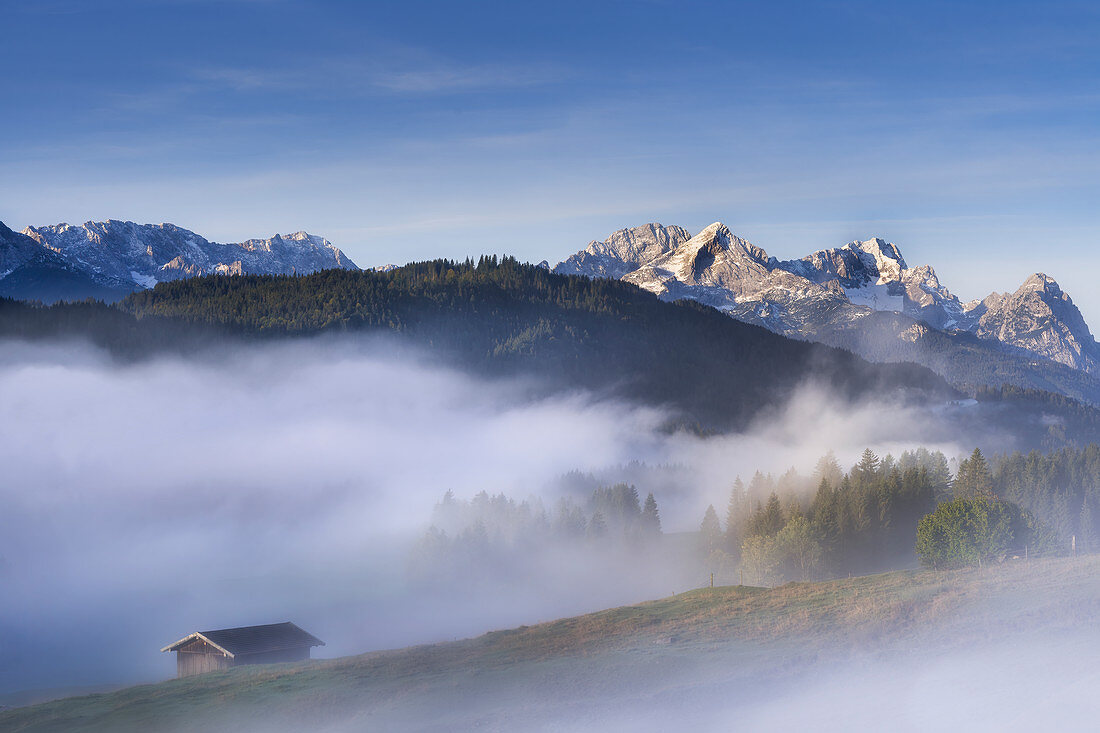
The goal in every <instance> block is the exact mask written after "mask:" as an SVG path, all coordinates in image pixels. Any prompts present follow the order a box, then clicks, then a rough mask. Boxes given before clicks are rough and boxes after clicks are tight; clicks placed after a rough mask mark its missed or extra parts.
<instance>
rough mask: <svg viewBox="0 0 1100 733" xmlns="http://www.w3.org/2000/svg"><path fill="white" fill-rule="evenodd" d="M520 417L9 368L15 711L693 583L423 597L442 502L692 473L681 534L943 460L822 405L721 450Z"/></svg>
mask: <svg viewBox="0 0 1100 733" xmlns="http://www.w3.org/2000/svg"><path fill="white" fill-rule="evenodd" d="M531 394H533V392H532V391H531V390H528V389H526V385H524V384H523V383H522V382H518V381H516V382H500V381H495V382H487V381H482V380H479V379H477V378H474V377H471V376H468V375H465V374H461V373H459V372H456V371H453V370H449V369H446V368H443V367H440V366H438V365H434V366H433V365H430V364H429V363H428V362H427V361H425V360H422V359H420V358H418V357H417V356H416V355H413V354H409V353H404V352H399V351H397V350H395V348H394V347H393V345H392V343H389V342H376V341H366V340H359V341H356V342H341V341H323V340H314V341H308V342H295V343H284V344H280V345H265V346H254V347H250V348H248V349H242V350H239V351H235V352H232V353H230V352H217V353H209V354H204V355H201V356H196V357H195V358H194V359H190V360H179V359H160V360H152V361H145V362H141V363H137V364H129V365H120V364H118V363H116V362H113V361H112V360H111V359H109V358H108V357H107V356H106V355H104V354H103V353H100V352H97V351H95V350H94V349H92V348H90V347H86V346H81V345H75V344H57V345H51V346H41V345H37V346H31V345H27V344H23V343H14V342H8V343H3V344H0V416H2V419H0V470H2V473H0V476H2V478H0V692H2V691H10V690H17V689H27V688H37V687H57V686H67V685H78V684H100V683H110V682H132V681H135V680H155V679H160V678H165V677H169V676H171V675H172V674H173V673H174V661H173V660H172V659H171V658H170V655H168V654H160V653H159V652H158V650H159V649H160V647H162V646H164V645H165V644H167V643H168V642H171V641H174V640H175V639H177V638H179V637H182V636H184V635H185V634H187V633H189V632H191V631H195V630H200V629H208V628H221V627H227V626H238V625H250V624H257V623H270V622H277V621H283V620H293V621H295V622H296V623H298V624H299V625H301V626H303V627H304V628H306V629H308V630H309V631H311V632H313V633H314V634H316V635H317V636H319V637H320V638H322V639H324V640H325V641H326V642H328V645H327V646H326V647H324V648H323V649H320V650H316V651H315V655H317V656H337V655H344V654H352V653H356V652H361V651H366V650H370V649H378V648H386V647H396V646H404V645H407V644H410V643H414V642H421V641H432V640H440V639H449V638H454V637H457V636H466V635H471V634H475V633H478V632H481V631H484V630H488V629H490V628H498V627H502V626H510V625H518V624H522V623H532V622H535V621H539V620H547V619H550V618H555V617H559V616H562V615H568V614H573V613H578V612H582V611H588V610H594V609H598V608H602V607H606V606H610V605H618V604H622V603H626V602H632V601H638V600H643V599H645V598H648V597H652V596H660V595H667V594H669V593H671V592H673V591H681V590H684V589H686V588H688V587H691V586H692V585H701V584H702V582H703V578H702V577H696V575H693V574H691V573H688V574H683V573H680V574H679V575H677V574H676V572H678V571H675V570H673V569H666V570H667V572H663V573H640V574H635V575H629V574H623V575H622V577H619V576H618V575H616V574H615V572H614V568H613V567H605V566H599V564H598V563H597V564H596V566H595V567H593V566H591V564H589V563H585V562H578V561H576V559H575V555H572V554H569V553H563V554H562V555H561V557H560V559H559V562H557V563H556V564H555V563H550V564H548V565H547V566H546V567H545V568H544V569H543V572H544V573H545V577H540V578H530V579H528V581H529V582H520V583H516V582H514V581H513V582H510V583H508V584H502V585H500V586H496V587H489V588H485V587H480V588H478V589H476V592H474V591H471V592H469V593H465V594H464V593H462V592H460V591H456V590H455V589H453V588H449V589H448V590H447V591H446V592H444V591H442V590H440V591H433V590H432V589H430V588H429V589H425V588H424V587H423V585H415V586H414V585H412V584H410V583H409V582H408V581H407V579H406V573H405V568H406V564H407V559H408V556H409V551H410V548H411V547H412V546H413V544H414V543H415V542H416V541H417V540H418V539H419V538H420V537H421V536H422V535H423V533H424V531H425V529H426V526H427V522H428V520H429V518H430V516H431V510H432V507H433V506H434V504H435V503H436V502H437V501H439V499H440V497H441V496H442V494H443V493H444V492H445V491H446V490H448V489H450V490H453V491H454V492H455V494H456V495H457V496H459V497H463V498H468V497H470V496H472V495H473V494H475V493H476V492H479V491H482V490H485V491H488V492H489V493H490V494H494V493H498V492H504V493H506V494H508V495H509V496H511V497H514V498H516V499H517V500H519V499H523V498H526V497H528V496H541V497H542V498H543V500H544V501H545V503H546V505H547V506H550V505H551V504H552V502H553V501H554V500H555V498H556V497H557V493H558V492H560V481H559V479H560V477H561V476H562V475H563V474H565V473H566V472H569V471H572V470H580V471H586V472H587V471H592V472H600V473H601V475H602V476H610V477H612V478H613V476H614V467H615V466H620V465H625V464H629V463H630V462H632V461H643V462H645V463H646V464H649V465H659V464H665V465H672V466H678V467H679V469H678V471H679V473H678V475H679V476H681V477H683V478H682V480H680V481H677V482H675V485H674V486H671V487H668V486H666V487H664V491H663V492H662V493H661V494H660V495H659V498H660V500H661V502H662V504H661V515H662V519H663V522H664V529H665V531H666V532H675V531H686V530H697V529H698V527H699V520H700V518H701V516H702V513H703V509H704V508H705V507H706V505H707V504H709V503H713V504H715V505H716V506H718V507H719V508H721V507H723V506H724V504H725V501H726V497H727V495H728V492H729V487H730V484H731V482H732V480H733V479H734V477H735V476H736V475H738V474H742V475H744V476H745V478H746V479H747V478H748V476H749V475H751V473H752V472H753V471H755V470H756V469H762V470H771V471H777V472H781V471H783V470H785V469H786V468H787V467H789V466H792V465H795V466H798V467H800V468H801V469H803V470H805V471H809V469H811V468H812V466H813V462H814V461H815V460H816V459H817V458H818V457H819V456H820V455H822V454H823V453H824V452H825V451H826V450H829V449H832V450H834V451H836V453H837V455H838V457H839V458H840V460H841V463H842V464H845V465H850V464H851V463H852V462H853V461H854V460H855V458H856V456H857V455H858V453H859V451H861V450H862V449H863V448H865V447H868V446H871V447H873V448H875V449H876V450H877V451H879V452H880V454H883V453H886V452H890V451H893V452H895V454H896V453H897V452H899V451H900V450H902V449H903V448H905V447H909V446H911V445H914V444H916V443H921V442H923V443H924V444H926V445H929V447H936V446H935V445H931V444H929V442H928V438H929V436H931V435H932V434H933V433H932V429H931V427H930V423H929V422H928V420H929V419H930V418H928V416H927V415H925V414H924V413H920V412H916V411H910V412H901V411H898V410H897V409H894V408H890V411H889V418H888V419H887V420H884V419H883V414H884V413H883V410H884V408H883V407H882V406H879V405H863V406H861V407H860V408H858V409H853V408H851V407H845V408H843V409H842V408H841V407H839V406H837V405H833V404H831V402H830V401H829V399H828V397H827V396H826V395H822V394H819V393H816V392H814V391H812V390H806V391H804V392H803V393H801V394H800V395H798V396H796V397H795V398H793V399H792V401H791V403H790V404H789V405H788V407H787V408H786V409H785V410H784V411H782V412H780V413H778V414H775V415H772V416H770V417H769V418H766V419H763V420H762V421H761V423H760V425H759V426H758V428H757V429H756V430H754V431H753V433H752V435H751V437H747V436H719V437H713V438H708V439H700V438H698V437H694V436H691V435H688V434H684V433H670V432H669V431H668V430H667V429H666V426H667V424H668V418H669V416H668V415H666V414H663V413H661V412H660V411H657V410H655V409H653V408H648V407H639V406H633V405H627V404H622V403H617V402H613V401H606V400H595V399H593V398H592V397H591V396H589V395H586V394H583V393H575V394H562V395H557V396H551V397H547V396H541V397H537V398H534V397H530V395H531ZM939 447H941V448H943V449H944V450H945V451H947V452H948V453H949V455H951V454H957V452H958V450H957V449H956V448H955V447H954V446H945V445H940V446H939ZM639 490H640V491H641V492H642V496H643V497H644V496H645V491H647V489H646V487H644V486H639ZM648 490H653V489H648ZM582 498H583V497H582ZM670 586H672V587H670Z"/></svg>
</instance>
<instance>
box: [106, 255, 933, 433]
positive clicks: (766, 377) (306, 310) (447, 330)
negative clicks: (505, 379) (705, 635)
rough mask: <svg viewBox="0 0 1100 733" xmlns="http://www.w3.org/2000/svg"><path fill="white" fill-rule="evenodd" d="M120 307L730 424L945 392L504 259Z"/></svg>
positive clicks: (912, 376) (699, 310) (148, 297)
mask: <svg viewBox="0 0 1100 733" xmlns="http://www.w3.org/2000/svg"><path fill="white" fill-rule="evenodd" d="M119 308H120V309H121V310H123V311H125V312H127V313H130V314H133V315H134V316H135V317H137V318H138V319H146V318H149V317H151V316H156V317H160V318H170V319H173V320H180V319H182V320H184V321H186V322H188V323H191V324H205V325H217V326H220V327H222V328H225V329H229V330H231V331H234V332H237V333H240V334H243V335H250V336H256V335H271V336H281V335H297V334H312V333H318V332H332V331H336V332H341V331H352V332H364V331H366V332H371V331H391V332H398V333H400V334H402V335H404V336H406V337H408V338H409V339H410V340H411V341H413V342H414V343H417V344H420V345H425V346H429V347H431V348H432V349H433V350H436V351H442V352H443V353H444V354H446V355H447V356H448V358H454V359H458V360H459V361H461V362H462V363H463V364H464V365H467V366H472V367H475V368H477V369H479V370H481V371H487V372H490V373H514V372H517V371H525V372H526V371H533V372H537V373H539V374H542V375H545V376H548V377H551V378H554V379H558V380H561V381H562V383H564V384H565V385H568V386H578V387H586V388H590V389H600V390H604V389H612V390H615V391H616V392H617V393H619V394H622V395H624V396H629V397H632V398H642V399H645V400H646V401H648V402H651V403H663V404H671V405H675V406H678V407H680V408H682V409H683V410H685V411H686V412H687V413H689V414H690V415H691V416H692V417H693V418H695V419H699V420H701V421H703V422H706V423H708V424H712V425H715V426H718V425H721V426H730V425H737V424H740V423H743V422H744V420H745V419H747V418H748V417H749V416H751V415H752V414H754V413H755V412H756V411H757V410H759V409H760V408H762V407H765V406H767V405H770V404H776V403H778V402H779V401H781V400H782V399H784V398H785V397H787V396H788V395H789V394H790V392H791V391H792V390H793V389H795V388H796V387H797V386H798V385H799V384H800V383H802V382H803V381H804V380H808V379H813V380H816V381H817V382H819V383H821V384H822V385H823V386H825V387H826V388H828V389H830V390H833V391H834V392H835V393H836V394H837V395H838V396H839V397H840V398H842V399H855V398H858V397H860V396H863V395H868V394H875V395H883V394H890V393H895V392H897V391H899V390H903V389H908V390H912V391H920V392H922V393H927V394H931V395H934V396H935V397H937V398H941V397H943V396H945V395H947V394H948V393H949V392H950V389H949V388H948V387H947V385H946V384H945V383H944V382H943V380H942V379H940V378H939V377H938V376H936V375H935V374H933V373H932V372H931V371H929V370H927V369H925V368H923V367H917V366H913V365H908V364H894V365H872V364H869V363H867V362H865V361H863V360H862V359H860V358H858V357H855V356H853V355H852V354H850V353H848V352H846V351H842V350H838V349H834V348H829V347H825V346H821V345H816V344H810V343H805V342H800V341H793V340H790V339H787V338H784V337H782V336H778V335H776V334H774V333H771V332H769V331H767V330H765V329H763V328H759V327H756V326H751V325H748V324H745V323H741V322H739V321H735V320H733V319H732V318H729V317H727V316H725V315H723V314H721V313H719V312H718V311H716V310H714V309H712V308H709V307H706V306H702V305H699V304H697V303H692V302H680V303H664V302H661V301H660V300H658V299H657V298H656V296H654V295H652V294H650V293H647V292H645V291H643V290H640V289H638V288H636V287H634V286H633V285H629V284H627V283H622V282H616V281H611V280H600V279H596V280H593V279H588V278H583V277H576V276H563V275H555V274H552V273H550V272H548V271H546V270H545V269H542V268H538V267H534V266H531V265H525V264H521V263H519V262H517V261H516V260H514V259H511V258H504V259H503V260H497V259H496V258H495V257H483V258H482V259H481V260H480V261H478V262H477V263H474V262H471V261H467V262H464V263H456V262H450V261H446V260H435V261H432V262H421V263H415V264H411V265H407V266H405V267H401V268H398V269H396V270H392V271H390V272H385V273H380V272H353V271H340V270H327V271H324V272H318V273H315V274H312V275H307V276H303V277H278V276H243V277H220V276H216V277H205V278H194V279H189V280H179V281H176V282H171V283H161V284H159V285H157V287H156V288H155V289H153V290H151V291H146V292H141V293H135V294H134V295H132V296H130V297H128V298H127V299H126V300H124V301H123V302H122V303H121V304H120V305H119Z"/></svg>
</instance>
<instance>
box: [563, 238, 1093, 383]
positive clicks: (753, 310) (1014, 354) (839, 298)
mask: <svg viewBox="0 0 1100 733" xmlns="http://www.w3.org/2000/svg"><path fill="white" fill-rule="evenodd" d="M554 272H557V273H560V274H574V275H585V276H588V277H618V278H620V279H622V280H624V281H626V282H629V283H632V284H634V285H637V286H638V287H640V288H643V289H645V290H648V291H650V292H652V293H655V294H656V295H658V296H659V297H660V298H662V299H664V300H679V299H684V298H688V299H692V300H696V301H699V302H701V303H705V304H707V305H710V306H713V307H715V308H718V309H719V310H721V311H723V312H725V313H727V314H728V315H730V316H732V317H734V318H736V319H738V320H741V321H745V322H748V323H755V324H758V325H761V326H764V327H765V328H768V329H769V330H772V331H775V332H776V333H780V334H783V335H786V336H790V337H794V338H802V339H809V340H813V341H821V342H824V343H828V344H831V345H835V346H842V347H844V348H848V349H851V350H853V351H856V352H857V353H859V354H861V355H863V356H865V357H867V358H871V359H873V360H876V361H882V360H907V361H914V362H917V363H921V364H925V365H927V366H931V367H933V368H935V369H936V370H937V371H939V372H941V373H943V374H944V375H945V376H947V377H948V378H949V379H952V381H955V382H956V383H960V382H969V381H978V382H986V383H989V384H994V383H1001V382H1002V381H1010V382H1011V381H1014V380H1013V379H1008V380H1005V379H1004V376H1005V372H1021V373H1027V374H1028V376H1027V378H1024V379H1020V380H1015V381H1017V382H1020V383H1021V386H1034V387H1039V388H1042V389H1051V388H1053V389H1055V391H1060V392H1063V393H1067V394H1072V395H1073V396H1075V397H1083V398H1086V399H1088V400H1089V401H1092V402H1096V401H1097V399H1100V381H1098V380H1096V379H1094V377H1096V376H1098V375H1100V347H1098V346H1097V343H1096V341H1095V340H1094V339H1093V336H1092V333H1091V331H1090V330H1089V327H1088V325H1087V324H1086V323H1085V320H1084V318H1083V317H1082V316H1081V312H1080V311H1079V310H1078V309H1077V307H1076V306H1075V305H1074V304H1073V301H1072V299H1071V298H1070V297H1069V295H1067V294H1066V293H1065V292H1063V291H1062V289H1061V288H1060V287H1059V285H1058V283H1057V282H1056V281H1055V280H1054V279H1053V278H1051V277H1049V276H1047V275H1045V274H1042V273H1036V274H1034V275H1032V276H1030V277H1029V278H1027V280H1026V281H1025V282H1024V283H1023V284H1022V285H1021V286H1020V287H1019V288H1018V289H1017V290H1016V291H1015V292H1012V293H992V294H990V295H989V296H987V297H986V298H984V299H981V300H975V301H970V302H962V301H960V300H959V299H958V298H957V297H956V296H955V295H954V294H952V293H951V292H950V290H948V289H947V288H946V287H945V286H944V285H943V284H942V283H941V282H940V280H939V278H938V277H937V275H936V272H935V270H934V269H933V268H932V267H931V266H930V265H920V266H917V267H910V266H909V265H908V264H907V263H906V261H905V259H904V257H903V256H902V254H901V251H900V249H899V248H898V247H897V245H895V244H892V243H889V242H886V241H884V240H882V239H878V238H874V239H868V240H866V241H855V242H849V243H848V244H845V245H844V246H842V247H837V248H835V249H827V250H820V251H817V252H814V253H812V254H809V255H806V256H805V257H802V258H800V259H795V260H778V259H776V258H775V257H770V256H769V255H768V253H767V252H766V251H764V250H763V249H761V248H760V247H757V246H755V245H753V244H751V243H750V242H748V241H746V240H744V239H742V238H740V237H738V236H736V235H735V234H733V233H732V232H731V231H730V230H729V228H728V227H726V226H725V225H724V224H722V223H719V222H716V223H714V224H711V225H710V226H708V227H707V228H705V229H704V230H703V231H701V232H699V233H698V234H696V235H695V236H689V235H688V232H687V231H686V230H684V229H683V228H682V227H676V226H670V227H665V226H662V225H661V224H647V225H645V226H641V227H636V228H633V229H623V230H620V231H617V232H615V233H614V234H612V235H611V236H610V237H608V238H607V239H606V240H604V241H602V242H591V243H590V244H589V245H588V247H586V248H585V249H584V250H582V251H580V252H578V253H577V254H575V255H572V256H570V257H569V258H567V259H566V260H564V261H563V262H561V263H559V264H558V265H557V266H556V267H554ZM620 273H621V274H620ZM945 350H946V351H955V352H959V353H963V352H965V353H968V354H969V355H970V356H981V357H982V358H984V359H985V360H986V361H987V362H988V363H989V364H991V365H993V369H992V370H991V374H990V378H989V379H982V378H980V377H979V378H978V379H976V380H971V379H970V378H969V377H971V376H973V375H967V378H960V377H962V376H963V375H961V374H959V373H957V372H958V371H959V370H958V369H952V368H951V366H950V365H946V364H945V363H944V360H945V358H947V359H948V360H949V361H950V360H951V355H950V354H948V355H946V357H945ZM1059 365H1061V366H1063V367H1066V368H1068V369H1069V370H1072V371H1076V372H1079V373H1084V374H1085V375H1087V376H1088V379H1086V380H1084V384H1083V385H1082V384H1079V385H1078V386H1077V387H1067V386H1066V385H1064V384H1059V382H1064V381H1066V380H1068V381H1070V382H1078V383H1080V382H1082V380H1080V379H1079V378H1078V377H1077V376H1075V375H1072V374H1067V373H1066V372H1065V371H1063V370H1061V369H1059V368H1058V366H1059ZM952 372H956V373H952ZM997 372H999V373H997Z"/></svg>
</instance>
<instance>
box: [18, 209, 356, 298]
mask: <svg viewBox="0 0 1100 733" xmlns="http://www.w3.org/2000/svg"><path fill="white" fill-rule="evenodd" d="M23 233H24V234H25V235H27V236H28V237H30V238H31V239H33V240H35V241H36V242H38V243H39V244H40V245H41V246H42V247H44V248H46V249H49V250H51V251H53V252H56V253H58V254H59V255H61V256H62V257H63V258H65V259H66V260H67V261H69V262H71V263H72V264H73V265H74V266H76V267H77V268H78V269H80V270H82V271H83V272H85V273H87V274H88V275H89V276H91V277H92V278H93V279H94V280H96V281H97V282H101V283H102V284H104V285H110V286H136V287H138V288H149V287H152V286H153V285H155V284H156V283H157V282H160V281H163V280H178V279H180V278H185V277H194V276H196V275H208V274H213V273H226V274H241V273H248V274H271V275H290V274H293V273H295V272H297V273H300V274H305V273H309V272H315V271H317V270H322V269H326V268H335V267H339V268H346V269H353V268H355V264H354V263H353V262H352V261H351V260H350V259H348V258H347V256H346V255H344V254H343V253H342V252H341V251H340V250H339V249H337V248H336V247H333V246H332V244H331V243H330V242H328V241H327V240H325V239H322V238H321V237H315V236H312V235H310V234H306V233H305V232H297V233H295V234H289V235H285V236H280V235H278V234H277V235H275V236H274V237H272V238H271V239H250V240H248V241H245V242H241V243H239V244H218V243H216V242H210V241H207V240H206V239H204V238H203V237H201V236H199V235H198V234H195V233H194V232H192V231H188V230H187V229H183V228H182V227H178V226H175V225H174V224H135V223H133V222H129V221H114V220H108V221H105V222H88V223H86V224H83V225H81V226H70V225H68V224H56V225H53V226H44V227H27V228H26V229H25V230H23Z"/></svg>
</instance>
